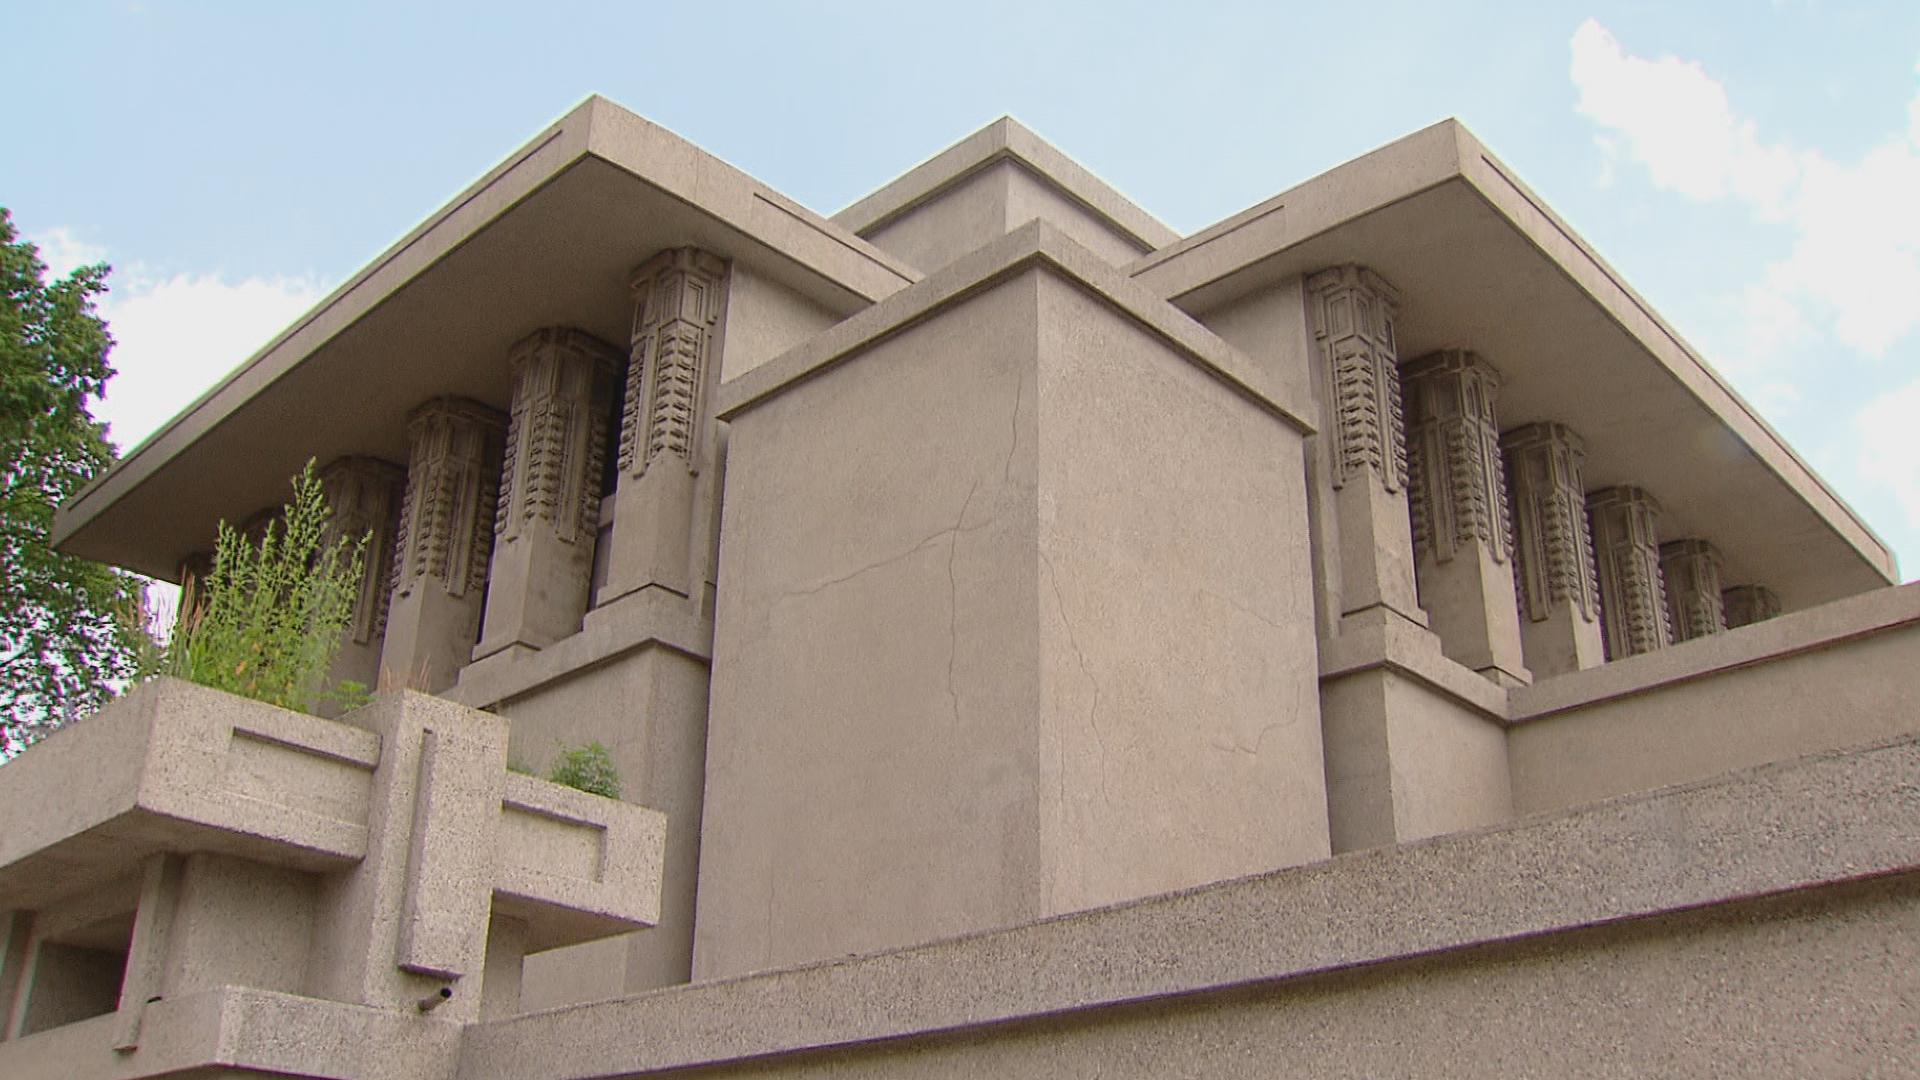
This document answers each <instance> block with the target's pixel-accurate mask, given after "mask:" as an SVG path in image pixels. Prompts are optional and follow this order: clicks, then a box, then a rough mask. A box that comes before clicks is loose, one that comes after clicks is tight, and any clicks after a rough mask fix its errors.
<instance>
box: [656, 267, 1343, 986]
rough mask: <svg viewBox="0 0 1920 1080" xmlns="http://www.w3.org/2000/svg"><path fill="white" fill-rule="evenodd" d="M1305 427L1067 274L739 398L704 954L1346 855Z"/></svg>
mask: <svg viewBox="0 0 1920 1080" xmlns="http://www.w3.org/2000/svg"><path fill="white" fill-rule="evenodd" d="M1300 454H1301V439H1300V437H1299V435H1298V433H1297V432H1296V431H1295V430H1294V429H1292V428H1291V427H1289V426H1287V425H1286V424H1285V423H1284V422H1282V421H1280V420H1278V419H1277V418H1276V417H1274V416H1272V415H1271V414H1269V413H1267V412H1265V411H1264V410H1263V409H1262V408H1260V407H1258V406H1256V405H1254V404H1253V403H1251V402H1250V401H1247V400H1246V399H1244V398H1241V397H1240V396H1238V395H1237V394H1236V393H1235V392H1234V391H1233V390H1231V389H1230V388H1229V387H1227V386H1226V385H1224V384H1223V383H1221V382H1219V381H1218V380H1216V379H1215V378H1213V377H1212V376H1210V375H1207V374H1205V373H1203V372H1202V371H1200V370H1199V369H1198V368H1196V367H1195V366H1194V364H1193V363H1192V362H1191V361H1190V360H1188V359H1187V358H1186V357H1184V356H1181V355H1178V354H1176V353H1174V352H1173V351H1172V350H1171V349H1170V348H1169V347H1168V346H1166V345H1165V344H1164V343H1163V342H1162V341H1161V340H1160V339H1158V338H1155V337H1152V336H1150V335H1148V334H1147V333H1146V332H1145V331H1142V330H1140V329H1138V328H1137V327H1136V326H1135V324H1134V323H1133V322H1132V321H1131V320H1130V319H1129V318H1126V317H1124V316H1121V315H1119V314H1118V313H1116V312H1114V311H1112V310H1110V309H1108V308H1106V307H1105V306H1104V302H1102V301H1097V300H1094V299H1093V298H1092V297H1090V296H1089V295H1088V294H1087V293H1085V292H1083V291H1082V290H1081V289H1080V288H1079V287H1077V286H1073V285H1069V284H1066V283H1064V282H1063V281H1061V280H1059V279H1057V278H1055V277H1054V276H1052V275H1051V274H1050V273H1047V272H1039V271H1028V272H1026V273H1024V274H1021V275H1019V276H1016V277H1014V278H1012V279H1010V280H1006V281H1003V282H1001V283H998V284H996V285H994V286H992V287H990V288H989V289H987V290H986V291H984V292H982V293H979V294H976V295H974V296H972V297H971V298H969V299H966V300H964V301H962V302H960V303H958V304H956V305H955V306H953V307H950V308H947V309H945V310H944V311H941V312H939V313H937V314H935V315H933V316H932V317H931V318H929V319H927V320H925V321H923V322H919V323H915V324H913V325H912V326H911V328H909V329H907V330H905V331H903V332H901V333H898V334H896V335H894V336H891V337H888V338H885V339H884V340H882V341H881V343H879V344H878V345H875V346H873V347H871V348H869V349H867V350H866V351H864V352H861V353H859V354H857V355H855V356H853V357H852V358H850V359H848V360H845V361H843V362H842V363H841V364H839V365H838V366H835V367H833V368H831V369H829V370H828V371H826V372H825V373H823V374H820V375H818V376H816V377H814V378H812V379H808V380H805V381H802V382H800V383H798V384H795V385H792V386H789V387H788V388H786V389H784V390H782V391H781V392H779V393H778V394H776V395H775V396H773V397H772V398H770V399H768V400H766V401H764V402H762V403H761V404H758V405H756V406H754V407H753V408H751V409H749V410H748V411H746V412H744V413H743V414H740V415H738V416H736V417H735V420H734V423H733V426H732V435H731V446H730V455H729V464H728V491H727V501H726V507H725V515H726V520H725V527H724V529H723V532H722V553H721V568H722V569H721V574H722V579H723V581H724V583H725V585H724V588H723V589H722V590H721V595H720V607H719V612H718V617H717V623H716V638H715V645H714V648H715V663H714V672H715V675H714V680H713V697H712V711H711V716H710V726H709V741H708V760H707V801H706V818H705V823H704V828H703V833H704V836H703V847H702V853H701V879H700V887H699V898H698V904H699V910H698V919H697V922H696V940H695V958H694V975H695V977H696V978H707V977H715V976H723V975H729V974H734V973H738V972H743V971H749V970H756V969H764V968H768V967H776V966H783V965H788V964H794V963H801V962H806V961H809V960H816V959H820V958H824V957H831V956H838V955H842V954H845V953H849V952H865V951H872V950H875V949H881V948H887V947H892V946H898V945H905V944H910V943H914V942H921V941H928V940H933V939H936V938H940V937H945V936H950V935H953V934H959V933H965V932H969V931H973V930H978V929H984V928H988V927H994V926H1002V925H1009V924H1012V923H1017V922H1021V921H1025V920H1028V919H1032V918H1036V917H1040V916H1044V915H1048V914H1053V913H1056V912H1061V911H1071V910H1077V909H1080V908H1084V907H1089V906H1094V905H1098V904H1104V903H1110V902H1115V901H1119V900H1124V899H1129V898H1132V897H1137V896H1142V895H1148V894H1152V893H1157V892H1163V891H1166V890H1170V889H1176V888H1181V887H1184V886H1188V885H1194V884H1200V883H1203V882H1210V881H1217V880H1220V879H1223V878H1228V877H1233V876H1236V875H1239V874H1245V873H1251V872H1254V871H1257V870H1263V869H1271V868H1274V867H1278V866H1284V865H1288V864H1290V863H1295V862H1302V861H1307V860H1311V859H1314V858H1319V857H1323V856H1325V855H1326V854H1327V851H1328V847H1327V830H1326V802H1325V791H1324V782H1323V779H1322V768H1321V758H1320V748H1319V747H1320V744H1319V738H1320V735H1319V722H1318V721H1319V714H1318V706H1317V693H1316V688H1315V679H1316V667H1315V653H1314V648H1313V640H1314V638H1313V626H1312V594H1311V588H1310V585H1309V574H1308V569H1307V559H1308V555H1307V543H1306V532H1305V520H1304V519H1305V513H1304V499H1305V495H1304V485H1303V483H1302V480H1301V468H1302V463H1301V457H1300Z"/></svg>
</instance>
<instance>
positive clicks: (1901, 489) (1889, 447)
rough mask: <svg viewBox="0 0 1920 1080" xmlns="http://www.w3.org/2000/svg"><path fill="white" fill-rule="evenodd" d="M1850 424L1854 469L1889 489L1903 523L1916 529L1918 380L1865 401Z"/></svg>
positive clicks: (1919, 507)
mask: <svg viewBox="0 0 1920 1080" xmlns="http://www.w3.org/2000/svg"><path fill="white" fill-rule="evenodd" d="M1853 427H1854V435H1855V437H1856V439H1857V440H1858V441H1857V444H1856V445H1857V453H1858V455H1859V457H1858V459H1857V460H1856V461H1855V463H1854V466H1855V468H1857V469H1858V470H1859V472H1860V475H1861V476H1862V477H1864V478H1865V479H1867V480H1868V481H1869V482H1871V483H1873V484H1876V485H1880V486H1882V487H1884V488H1886V489H1887V490H1889V491H1891V492H1892V493H1893V496H1894V499H1895V500H1896V501H1897V502H1898V503H1899V505H1900V509H1901V510H1902V511H1903V512H1904V513H1905V514H1906V518H1907V525H1908V526H1909V527H1911V528H1914V529H1920V379H1915V380H1914V381H1912V382H1909V383H1907V384H1906V385H1905V386H1901V387H1897V388H1895V389H1893V390H1889V391H1887V392H1886V393H1884V394H1881V395H1879V396H1878V397H1876V398H1874V399H1873V400H1872V401H1869V402H1868V403H1867V405H1866V407H1865V408H1862V409H1861V410H1860V411H1859V413H1858V414H1856V415H1855V416H1854V420H1853Z"/></svg>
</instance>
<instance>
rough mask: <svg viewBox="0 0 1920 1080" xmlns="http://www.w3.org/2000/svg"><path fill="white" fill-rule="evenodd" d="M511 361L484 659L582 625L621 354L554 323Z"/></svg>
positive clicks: (540, 644) (477, 653)
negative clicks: (509, 403)
mask: <svg viewBox="0 0 1920 1080" xmlns="http://www.w3.org/2000/svg"><path fill="white" fill-rule="evenodd" d="M509 363H510V365H511V367H512V370H513V410H512V415H511V419H510V420H509V422H508V428H507V442H506V450H505V458H504V461H503V464H502V466H501V479H500V500H499V506H498V509H497V511H496V514H495V517H494V546H493V563H492V574H491V577H490V580H489V584H488V587H487V613H486V630H485V633H483V634H482V635H481V639H480V645H479V647H478V648H476V649H475V650H474V653H473V655H474V658H475V659H479V658H480V657H483V656H487V655H490V654H492V653H496V652H499V651H501V650H503V649H507V648H510V647H513V646H520V647H524V648H530V649H539V648H544V647H546V646H548V645H551V644H553V643H554V642H556V641H559V640H560V639H561V638H564V637H569V636H571V635H572V634H574V633H576V632H577V631H579V629H580V624H581V620H582V618H584V617H585V615H586V613H587V594H588V590H589V587H590V585H591V584H592V578H593V544H594V537H595V535H596V533H597V532H598V530H599V525H600V470H601V463H602V462H603V461H604V460H605V457H606V450H607V427H608V416H607V411H608V409H609V407H610V404H611V399H612V395H613V378H614V373H615V370H616V368H617V366H618V363H619V354H618V353H617V352H616V351H615V350H614V349H613V347H612V346H610V345H607V344H606V343H605V342H602V341H600V340H599V339H598V338H595V337H593V336H592V335H591V334H587V333H585V332H583V331H580V330H573V329H568V328H566V327H553V328H549V329H545V330H540V331H537V332H535V333H534V334H532V335H531V336H529V337H527V338H525V339H523V340H521V341H520V342H519V343H518V344H516V345H514V347H513V351H512V353H511V354H510V356H509Z"/></svg>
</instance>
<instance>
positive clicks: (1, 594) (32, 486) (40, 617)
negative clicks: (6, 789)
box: [0, 208, 145, 758]
mask: <svg viewBox="0 0 1920 1080" xmlns="http://www.w3.org/2000/svg"><path fill="white" fill-rule="evenodd" d="M46 271H47V268H46V266H45V264H43V263H42V262H41V261H40V253H39V250H38V249H37V248H35V247H34V246H33V245H32V244H30V243H28V242H26V241H23V240H20V239H19V238H18V234H17V233H16V232H15V230H14V226H13V219H12V216H11V215H10V214H9V213H8V212H7V211H6V209H4V208H0V289H4V293H5V295H4V298H3V299H0V758H3V757H5V756H7V755H9V754H12V753H16V752H18V751H19V749H20V748H21V747H23V746H25V745H26V744H27V743H29V742H32V741H33V740H34V739H36V738H38V737H39V736H40V735H42V734H44V733H45V732H46V731H48V730H51V729H52V728H53V727H55V726H57V725H58V724H60V723H63V722H65V721H67V720H69V719H72V718H75V717H78V716H83V715H85V714H87V713H89V712H91V711H93V710H94V709H96V708H98V707H99V706H100V705H101V703H103V702H104V701H105V700H106V699H107V698H109V697H111V696H113V692H114V689H115V687H117V686H118V685H120V684H121V682H122V681H123V680H125V679H126V678H128V677H129V676H131V675H132V674H133V673H134V666H135V652H136V646H137V645H138V642H139V639H140V637H141V636H142V635H144V633H145V628H144V622H145V620H144V616H143V613H142V609H141V606H140V604H141V594H140V580H139V579H138V578H135V577H133V576H132V575H129V574H125V573H121V572H119V571H116V570H112V569H110V568H108V567H105V566H101V565H99V564H97V563H91V562H87V561H85V560H83V559H76V558H73V557H72V556H69V555H62V554H60V553H58V552H56V551H54V550H53V547H52V545H51V544H50V543H49V540H50V538H51V533H52V530H53V512H54V508H55V507H57V506H59V505H60V503H61V502H62V501H64V500H65V499H66V498H67V497H69V496H70V495H72V494H73V493H74V492H76V491H78V490H80V488H81V487H82V486H84V485H85V484H86V483H87V481H88V480H91V479H92V478H93V477H94V476H96V475H98V474H99V473H100V472H101V471H103V470H104V469H106V467H107V466H108V465H110V464H112V462H113V447H112V445H111V444H110V443H108V442H107V437H106V428H105V426H104V425H102V424H101V423H100V422H99V421H97V420H95V419H94V418H93V416H92V414H91V413H90V412H89V411H88V401H89V399H92V398H97V397H99V396H100V394H101V392H102V391H103V390H104V389H105V387H106V382H107V379H108V377H109V376H111V375H112V374H113V369H112V368H111V367H109V366H108V365H107V351H108V350H109V349H111V348H112V346H113V339H112V338H111V337H109V336H108V334H107V327H106V324H105V323H103V322H101V321H100V318H99V316H98V315H96V314H95V313H94V298H95V297H97V296H99V295H100V294H101V293H103V292H105V291H106V287H107V286H106V278H107V268H106V267H105V266H87V267H82V268H81V269H79V270H76V271H74V272H73V273H72V274H71V275H69V276H68V277H65V278H62V279H60V280H57V281H54V282H51V283H48V282H47V281H46Z"/></svg>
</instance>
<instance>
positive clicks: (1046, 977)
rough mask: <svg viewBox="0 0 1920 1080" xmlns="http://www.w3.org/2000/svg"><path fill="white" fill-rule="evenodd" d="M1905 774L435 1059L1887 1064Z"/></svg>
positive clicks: (1533, 1072) (1915, 861) (1898, 1046)
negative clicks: (637, 1034) (452, 1057)
mask: <svg viewBox="0 0 1920 1080" xmlns="http://www.w3.org/2000/svg"><path fill="white" fill-rule="evenodd" d="M1916 775H1920V740H1915V739H1911V738H1909V739H1903V740H1898V741H1895V742H1892V743H1885V744H1881V745H1878V746H1875V747H1871V748H1868V749H1864V750H1853V751H1846V752H1840V753H1833V754H1826V755H1821V756H1818V757H1813V758H1807V759H1802V760H1796V761H1793V762H1788V763H1784V764H1780V765H1773V766H1768V767H1765V768H1761V769H1756V770H1751V771H1748V772H1744V773H1741V774H1737V775H1734V776H1730V777H1726V778H1722V779H1719V780H1716V781H1713V782H1709V783H1702V784H1696V785H1692V786H1689V787H1684V788H1678V789H1673V790H1669V791H1663V792H1659V793H1656V794H1652V795H1642V796H1635V797H1630V798H1623V799H1618V800H1614V801H1611V802H1606V803H1602V804H1599V805H1596V806H1592V807H1587V808H1584V809H1580V810H1575V811H1571V812H1566V813H1561V814H1557V815H1553V816H1547V817H1536V818H1531V819H1529V820H1527V821H1525V822H1522V823H1520V824H1517V825H1513V826H1509V827H1505V828H1500V829H1493V830H1487V831H1482V832H1476V833H1467V834H1461V835H1457V836H1451V837H1445V838H1441V839H1437V840H1433V841H1428V842H1425V843H1419V844H1411V845H1405V846H1401V847H1397V848H1382V849H1378V850H1374V851H1368V852H1361V853H1355V854H1352V855H1346V856H1341V857H1338V858H1335V859H1333V860H1331V861H1328V862H1324V863H1320V864H1316V865H1313V866H1306V867H1298V868H1295V869H1291V870H1284V871H1280V872H1277V873H1272V874H1265V875H1259V876H1256V877H1250V878H1245V879H1242V880H1239V881H1233V882H1226V883H1223V884H1219V885H1214V886H1208V887H1205V888H1200V889H1195V890H1192V891H1189V892H1183V893H1176V894H1173V895H1170V896H1165V897H1159V898H1154V899H1150V900H1145V901H1141V902H1138V903H1134V904H1129V905H1124V906H1121V907H1116V908H1110V909H1106V910H1102V911H1095V912H1088V913H1084V914H1080V915H1073V916H1068V917H1065V918H1060V919H1055V920H1051V921H1047V922H1042V923H1038V924H1034V925H1031V926H1025V927H1020V928H1018V929H1013V930H1007V931H1002V932H997V933H990V934H983V935H979V936H975V937H968V938H963V939H959V940H954V941H948V942H942V943H939V944H934V945H928V946H924V947H921V948H916V949H909V950H904V951H901V952H895V953H889V954H884V955H879V956H869V957H860V958H853V959H848V960H845V961H841V962H837V963H829V964H823V965H819V966H815V967H808V968H803V969H799V970H793V971H785V972H775V973H769V974H762V975H752V976H748V977H744V978H740V979H735V980H729V981H725V982H718V983H709V984H703V985H695V986H689V987H684V988H675V989H671V990H666V991H662V992H657V993H653V994H649V995H646V996H643V997H636V998H629V999H626V1000H621V1001H611V1002H604V1003H600V1004H594V1005H584V1006H579V1007H576V1008H572V1009H565V1010H559V1011H556V1012H550V1013H543V1014H538V1015H533V1016H526V1017H521V1018H517V1019H514V1020H509V1021H504V1022H499V1023H487V1024H480V1025H477V1026H474V1027H471V1028H469V1029H468V1030H467V1033H466V1037H465V1040H464V1042H463V1044H462V1048H461V1063H460V1069H459V1072H458V1075H459V1077H460V1078H461V1080H506V1078H509V1077H511V1078H514V1080H561V1078H568V1080H576V1078H587V1077H610V1076H648V1075H656V1074H666V1073H674V1074H678V1071H679V1070H682V1069H688V1068H703V1069H710V1070H712V1071H703V1072H702V1074H701V1075H703V1076H734V1075H741V1076H745V1075H752V1076H756V1077H769V1076H782V1077H785V1076H792V1077H811V1076H826V1075H831V1076H835V1077H849V1076H851V1077H865V1076H888V1077H946V1076H954V1077H958V1076H1008V1077H1021V1076H1034V1077H1039V1076H1062V1075H1066V1076H1093V1075H1098V1076H1103V1077H1131V1076H1140V1077H1149V1076H1152V1077H1163V1076H1209V1077H1213V1076H1261V1077H1265V1076H1274V1075H1281V1074H1285V1075H1311V1076H1382V1075H1419V1076H1463V1077H1465V1076H1471V1077H1476V1078H1478V1077H1504V1076H1513V1077H1518V1076H1548V1075H1550V1076H1582V1075H1611V1076H1618V1075H1661V1076H1715V1077H1717V1076H1726V1075H1748V1076H1913V1075H1916V1073H1915V1063H1914V1058H1913V1047H1914V1046H1915V1045H1916V1042H1915V1040H1916V1037H1920V1022H1917V1021H1916V1017H1920V1009H1916V1004H1917V1003H1920V798H1916V796H1915V789H1914V787H1913V777H1915V776H1916ZM633 1032H645V1033H646V1037H644V1038H633V1037H629V1033H633Z"/></svg>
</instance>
